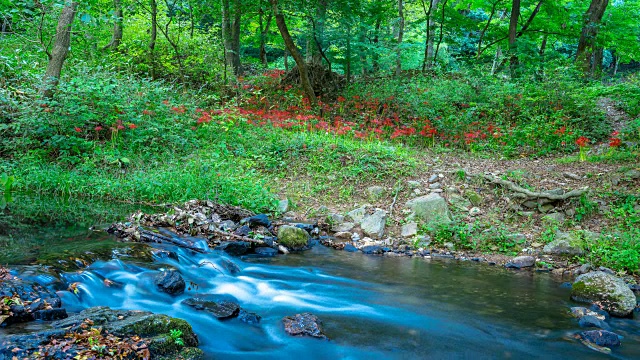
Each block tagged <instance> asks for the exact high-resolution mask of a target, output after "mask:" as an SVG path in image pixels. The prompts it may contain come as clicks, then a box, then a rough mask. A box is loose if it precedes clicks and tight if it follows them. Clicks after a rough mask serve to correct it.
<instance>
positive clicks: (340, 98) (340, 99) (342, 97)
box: [337, 96, 347, 103]
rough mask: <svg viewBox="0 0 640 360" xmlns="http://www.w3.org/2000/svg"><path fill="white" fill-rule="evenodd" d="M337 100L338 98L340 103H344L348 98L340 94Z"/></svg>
mask: <svg viewBox="0 0 640 360" xmlns="http://www.w3.org/2000/svg"><path fill="white" fill-rule="evenodd" d="M337 100H338V102H339V103H343V102H345V100H347V99H345V98H344V96H338V99H337Z"/></svg>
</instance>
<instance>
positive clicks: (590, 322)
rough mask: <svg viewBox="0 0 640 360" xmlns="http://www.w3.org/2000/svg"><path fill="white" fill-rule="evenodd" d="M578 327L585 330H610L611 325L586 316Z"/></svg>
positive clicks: (579, 322)
mask: <svg viewBox="0 0 640 360" xmlns="http://www.w3.org/2000/svg"><path fill="white" fill-rule="evenodd" d="M578 325H580V327H583V328H589V327H595V328H599V329H605V330H609V328H610V327H609V324H607V323H606V322H604V320H601V319H598V318H597V317H595V316H591V315H586V316H583V317H581V318H580V320H578Z"/></svg>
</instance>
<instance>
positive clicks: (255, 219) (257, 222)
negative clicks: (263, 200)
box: [240, 214, 271, 228]
mask: <svg viewBox="0 0 640 360" xmlns="http://www.w3.org/2000/svg"><path fill="white" fill-rule="evenodd" d="M240 223H241V224H249V226H250V227H255V226H264V227H266V228H268V227H269V226H271V220H269V217H268V216H267V215H266V214H258V215H254V216H251V217H248V218H244V219H242V220H240Z"/></svg>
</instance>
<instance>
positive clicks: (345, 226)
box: [331, 222, 356, 232]
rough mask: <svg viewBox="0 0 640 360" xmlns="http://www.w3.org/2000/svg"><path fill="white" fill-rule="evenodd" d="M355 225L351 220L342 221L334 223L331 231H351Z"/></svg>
mask: <svg viewBox="0 0 640 360" xmlns="http://www.w3.org/2000/svg"><path fill="white" fill-rule="evenodd" d="M355 226H356V224H355V223H352V222H343V223H339V224H335V225H333V226H332V227H331V231H333V232H346V231H351V230H353V228H354V227H355Z"/></svg>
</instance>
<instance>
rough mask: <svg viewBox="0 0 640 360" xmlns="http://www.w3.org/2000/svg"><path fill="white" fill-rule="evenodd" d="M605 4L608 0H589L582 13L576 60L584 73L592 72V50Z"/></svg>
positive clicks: (605, 7) (594, 47)
mask: <svg viewBox="0 0 640 360" xmlns="http://www.w3.org/2000/svg"><path fill="white" fill-rule="evenodd" d="M607 5H609V0H591V5H589V9H588V10H587V12H586V13H585V14H584V25H583V27H582V33H581V34H580V40H579V42H578V51H577V53H576V62H577V64H578V66H579V67H580V68H581V69H582V71H583V73H584V74H585V75H588V74H589V73H591V74H593V73H594V69H595V64H594V65H592V61H591V60H592V57H593V52H594V51H595V50H596V37H597V36H598V26H599V25H600V22H601V21H602V17H603V16H604V12H605V10H606V9H607Z"/></svg>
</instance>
